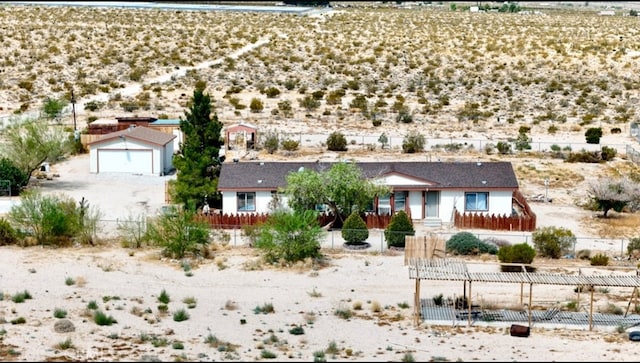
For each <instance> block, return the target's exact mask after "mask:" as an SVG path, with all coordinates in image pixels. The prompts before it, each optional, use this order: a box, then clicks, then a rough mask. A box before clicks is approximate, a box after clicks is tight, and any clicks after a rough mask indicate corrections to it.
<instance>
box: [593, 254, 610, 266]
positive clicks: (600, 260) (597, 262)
mask: <svg viewBox="0 0 640 363" xmlns="http://www.w3.org/2000/svg"><path fill="white" fill-rule="evenodd" d="M589 261H590V263H591V266H608V265H609V256H607V255H605V254H602V253H598V254H597V255H595V256H593V257H591V258H590V259H589Z"/></svg>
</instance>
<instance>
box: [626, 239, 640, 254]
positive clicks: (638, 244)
mask: <svg viewBox="0 0 640 363" xmlns="http://www.w3.org/2000/svg"><path fill="white" fill-rule="evenodd" d="M635 250H638V251H640V237H634V238H630V239H629V244H628V245H627V254H628V255H629V256H632V255H633V254H634V253H633V251H635Z"/></svg>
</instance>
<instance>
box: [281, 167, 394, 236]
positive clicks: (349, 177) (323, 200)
mask: <svg viewBox="0 0 640 363" xmlns="http://www.w3.org/2000/svg"><path fill="white" fill-rule="evenodd" d="M389 191H390V189H389V187H388V186H385V185H379V184H376V183H375V182H373V181H371V180H367V179H365V178H364V177H363V176H362V170H360V168H359V167H358V166H357V165H356V164H355V163H354V162H339V163H335V164H333V165H332V166H331V168H330V169H328V170H326V171H322V172H317V171H315V170H310V169H304V170H302V171H297V172H293V173H290V174H289V175H287V186H286V187H285V188H283V192H284V193H285V194H286V195H287V199H288V201H289V207H291V209H293V210H295V211H297V212H299V213H300V212H303V211H305V210H314V209H315V208H316V206H317V205H326V206H327V207H328V208H329V210H330V211H331V214H332V215H333V216H334V217H335V218H334V221H333V223H332V227H334V228H341V227H342V225H343V221H344V219H345V218H346V217H347V216H348V215H349V214H351V213H352V212H353V211H358V212H359V213H362V212H364V210H365V209H366V207H367V205H368V204H370V203H371V201H372V200H373V198H374V197H375V196H376V195H384V194H387V193H389Z"/></svg>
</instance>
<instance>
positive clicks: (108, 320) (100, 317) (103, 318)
mask: <svg viewBox="0 0 640 363" xmlns="http://www.w3.org/2000/svg"><path fill="white" fill-rule="evenodd" d="M93 321H95V322H96V324H98V325H101V326H102V325H112V324H115V323H117V321H116V319H114V318H113V316H111V315H107V314H105V313H104V312H102V311H100V310H96V312H95V313H94V314H93Z"/></svg>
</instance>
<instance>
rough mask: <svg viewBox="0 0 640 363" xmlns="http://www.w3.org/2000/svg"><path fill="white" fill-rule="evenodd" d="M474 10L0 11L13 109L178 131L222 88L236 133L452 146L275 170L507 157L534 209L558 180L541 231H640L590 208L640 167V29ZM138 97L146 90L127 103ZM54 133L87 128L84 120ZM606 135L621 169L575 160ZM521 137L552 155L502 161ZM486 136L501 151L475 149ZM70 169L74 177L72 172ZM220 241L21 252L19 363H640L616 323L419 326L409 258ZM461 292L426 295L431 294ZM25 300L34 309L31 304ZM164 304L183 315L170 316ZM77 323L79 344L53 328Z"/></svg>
mask: <svg viewBox="0 0 640 363" xmlns="http://www.w3.org/2000/svg"><path fill="white" fill-rule="evenodd" d="M474 3H475V2H474ZM374 5H375V6H374ZM463 5H464V3H458V10H457V11H451V8H450V6H449V4H448V3H445V5H442V6H435V5H434V6H419V7H413V8H411V9H399V8H395V7H392V6H390V5H387V6H382V4H381V3H375V4H374V3H368V4H364V5H359V6H351V7H345V6H334V8H333V9H330V10H323V11H316V12H313V13H312V14H308V15H291V14H278V13H256V12H233V11H179V10H145V9H136V10H133V9H121V8H115V7H111V8H84V7H68V6H62V7H50V6H43V5H38V6H35V5H32V6H20V5H6V4H3V5H1V6H0V44H1V45H2V46H1V47H0V116H3V117H5V119H11V118H12V117H19V116H20V115H24V114H28V113H30V112H35V111H38V110H39V109H40V108H41V106H42V104H43V103H44V102H45V101H46V99H47V98H55V99H61V100H67V101H68V100H69V99H70V90H71V89H72V88H73V90H74V93H75V96H76V98H77V113H78V114H77V117H78V121H79V124H80V125H81V127H84V126H86V125H87V124H88V123H90V122H97V120H105V119H114V118H115V117H121V116H134V115H138V116H152V117H157V118H179V117H181V116H183V113H184V110H185V108H186V107H187V102H188V101H189V99H190V97H191V94H192V92H193V90H194V88H195V86H196V84H197V83H198V82H206V90H207V92H209V93H210V94H211V95H212V97H213V99H214V103H215V105H214V107H215V110H216V113H217V115H218V117H219V119H220V121H222V122H223V124H224V125H225V126H226V125H232V124H235V123H238V122H241V121H245V122H250V123H252V124H255V125H257V126H258V127H259V129H260V130H262V131H273V132H276V133H279V134H282V135H284V136H283V137H287V135H292V134H296V133H299V134H316V133H320V134H322V133H324V134H327V135H328V134H329V133H330V132H333V131H340V132H343V133H345V134H348V135H380V134H382V133H385V134H386V135H387V136H389V137H399V138H402V137H405V136H406V135H410V134H411V133H417V134H421V135H424V136H425V137H426V138H427V139H429V138H439V139H440V138H444V139H447V138H450V139H451V140H452V141H451V143H449V144H447V143H443V144H442V145H432V146H431V147H430V149H429V150H425V152H421V153H416V154H404V153H402V150H401V148H399V147H395V148H391V149H384V150H383V149H381V148H380V145H376V144H372V145H359V144H357V143H356V144H352V145H349V150H348V151H347V152H345V153H333V152H327V150H326V147H325V146H324V145H323V143H322V141H318V142H316V143H315V145H308V144H307V145H303V146H301V147H300V148H299V149H297V150H294V151H288V152H284V151H282V150H278V151H277V152H275V153H274V154H269V153H266V152H264V151H259V154H258V157H259V158H261V159H265V160H270V159H273V160H284V159H292V158H300V159H310V160H315V159H318V158H325V159H335V160H337V159H341V158H345V157H347V158H354V159H360V160H369V159H373V160H396V159H398V158H402V159H414V160H424V158H425V157H432V158H439V159H445V160H462V159H469V158H472V159H473V160H476V159H478V160H509V161H511V162H512V163H513V164H514V169H515V170H516V173H517V176H518V179H519V181H520V184H521V189H522V191H523V194H525V195H527V196H531V195H539V194H542V193H545V185H544V180H545V179H548V180H549V184H550V185H549V188H548V190H549V192H550V196H551V197H552V198H553V202H552V203H551V205H547V204H545V205H544V206H542V205H540V206H537V205H533V208H534V211H536V212H537V213H540V219H539V220H540V223H542V224H543V225H558V226H570V227H571V228H572V230H573V232H574V233H575V234H576V235H578V236H592V237H597V238H629V237H631V236H636V235H637V234H638V231H637V225H638V219H637V216H636V214H635V213H619V214H617V213H612V217H611V218H608V219H606V220H605V219H603V218H598V217H597V216H596V215H597V213H596V212H594V211H587V210H585V209H584V208H582V205H583V204H584V201H585V198H586V195H587V192H586V191H587V187H588V185H589V183H590V182H593V181H595V180H598V179H600V178H607V177H615V176H619V175H629V176H637V175H638V172H639V171H638V168H637V166H636V164H634V163H633V162H631V161H630V160H629V156H628V155H627V153H626V150H627V148H626V147H627V145H630V146H632V147H634V145H636V144H637V141H636V140H635V138H634V137H632V136H631V135H632V131H633V130H632V126H631V125H632V124H633V123H635V122H637V121H638V114H637V113H636V111H635V109H636V108H637V104H638V101H639V97H640V95H639V90H640V81H639V80H638V78H637V73H638V58H639V57H640V49H638V45H637V44H636V43H635V42H634V39H636V38H637V35H638V32H639V30H638V29H639V28H638V18H637V17H633V16H626V15H628V11H618V12H617V14H616V15H615V16H600V15H598V12H599V9H596V8H585V7H581V6H573V7H568V8H560V7H558V8H555V9H526V8H525V9H524V10H529V11H523V12H521V13H517V14H510V13H497V12H489V13H470V12H468V11H462V10H461V8H462V6H463ZM466 5H472V4H471V3H467V4H466ZM208 62H211V63H210V65H209V66H206V67H202V66H201V65H202V64H208ZM181 70H182V71H184V75H181V74H178V73H176V72H177V71H181ZM172 74H173V76H171V75H172ZM136 84H138V85H140V86H141V91H140V92H124V91H123V90H127V89H129V88H128V87H130V86H131V85H136ZM52 122H53V123H62V124H64V125H66V126H67V127H70V125H71V122H72V121H71V115H70V114H69V113H68V112H67V113H65V114H64V115H63V117H62V118H61V119H60V120H57V121H52ZM374 124H377V125H374ZM590 127H601V128H602V130H603V136H602V139H601V141H600V144H601V145H608V146H611V147H614V148H616V149H617V150H618V155H617V157H616V158H614V159H613V160H611V161H608V162H606V163H567V162H565V161H564V159H563V156H562V155H563V152H564V153H565V156H566V153H567V152H569V151H570V150H568V149H567V148H566V147H567V146H570V147H571V148H572V149H573V150H574V151H577V150H579V149H580V148H581V147H582V146H583V145H585V144H584V143H585V131H586V130H587V129H588V128H590ZM520 130H525V133H526V134H527V136H528V137H529V138H530V141H531V143H532V144H534V145H536V146H537V147H536V148H534V149H532V150H525V151H522V152H516V151H514V152H513V153H510V154H505V155H503V154H500V153H498V152H497V151H496V149H495V145H496V144H497V143H498V142H499V141H507V140H509V141H513V140H514V139H516V138H517V137H518V135H519V133H520ZM465 139H468V140H469V141H470V142H469V143H465V142H461V141H460V140H465ZM477 139H482V140H484V141H485V142H484V145H485V146H484V147H483V148H482V149H477V148H472V147H470V146H469V145H470V144H472V142H471V141H472V140H477ZM454 140H455V142H454ZM536 143H537V144H536ZM552 145H557V146H558V148H559V149H560V152H558V151H557V150H555V151H554V150H552V149H553V148H552ZM636 149H640V148H638V147H637V146H636ZM52 167H53V168H54V170H58V171H60V170H62V171H63V172H62V173H61V179H62V180H64V178H65V175H66V173H67V172H69V171H70V170H72V169H69V168H68V166H67V165H66V164H65V163H61V165H59V166H56V165H53V166H52ZM87 169H88V165H87ZM112 187H114V188H117V185H115V186H112ZM50 189H51V188H50ZM53 191H55V190H53ZM95 193H96V194H100V193H102V194H105V193H106V192H105V189H97V190H96V191H95ZM161 193H162V192H160V193H157V194H160V195H158V196H157V198H159V199H160V198H163V197H164V196H163V195H161ZM88 198H89V200H94V199H92V197H91V196H90V195H88ZM113 199H114V203H117V200H115V199H117V198H113ZM100 207H101V208H110V206H109V205H101V206H100ZM216 248H217V249H215V250H213V251H212V253H213V255H214V256H215V258H213V259H211V260H192V261H188V262H185V261H173V260H166V259H163V258H161V257H160V256H159V254H158V252H157V251H155V250H153V249H144V250H140V251H133V252H132V251H129V250H126V249H123V248H120V247H117V246H116V247H114V246H94V247H78V248H70V249H64V250H60V251H51V250H49V249H38V248H19V247H3V249H2V251H1V253H0V259H1V263H0V277H1V280H0V292H1V293H2V294H3V299H1V300H0V319H4V323H3V324H0V333H2V334H0V359H3V360H24V361H28V360H35V361H39V360H69V361H75V360H92V361H102V360H110V361H111V360H120V361H131V360H146V361H149V360H174V361H193V360H201V361H205V360H241V361H242V360H270V359H274V358H275V359H276V360H279V361H280V360H290V361H309V360H314V359H315V360H322V359H326V360H345V361H347V360H353V361H372V360H373V361H394V360H395V361H399V360H402V361H412V360H417V361H428V360H431V361H453V360H480V361H485V360H495V361H506V360H509V361H514V360H516V361H540V360H544V361H551V360H555V361H563V360H566V361H568V360H571V361H575V360H611V361H631V360H635V359H637V358H636V354H635V353H634V351H635V349H637V347H636V345H635V344H636V343H634V342H630V341H629V340H628V339H627V336H626V334H624V333H621V332H619V331H616V330H615V329H604V330H597V331H594V332H589V331H586V327H584V326H583V327H582V328H581V329H580V328H579V329H565V328H563V327H556V328H551V329H549V328H544V327H535V328H534V330H533V332H532V335H531V337H529V338H527V339H523V338H517V337H512V336H509V332H508V326H506V327H505V326H503V325H500V324H498V323H488V324H482V323H478V324H477V325H474V326H472V327H467V326H464V325H462V326H460V325H445V326H441V325H435V324H434V325H432V324H430V323H429V322H425V323H422V324H420V325H419V326H417V327H416V326H414V325H413V320H412V316H411V314H412V311H413V310H412V309H413V306H411V304H410V303H408V302H412V301H413V281H412V280H409V278H408V276H407V271H406V267H404V266H403V260H402V256H401V254H398V252H386V253H376V252H361V253H354V252H345V251H341V250H338V251H327V255H328V260H327V261H326V265H323V266H311V265H300V266H296V267H295V268H280V267H273V266H266V265H264V264H261V263H260V262H259V256H258V255H257V254H256V252H255V251H253V250H252V249H250V248H244V247H239V248H233V247H229V246H217V247H216ZM54 254H55V256H56V257H55V258H52V255H54ZM474 262H477V263H480V264H483V263H489V262H491V261H488V260H486V259H481V260H477V261H474ZM568 263H569V262H567V264H568ZM571 263H573V264H575V265H572V266H571V267H572V268H579V267H580V263H587V262H584V261H572V262H571ZM567 268H568V267H567ZM551 271H556V270H553V269H552V270H551ZM189 272H191V273H189ZM345 277H348V278H345ZM450 285H453V284H450ZM459 290H460V286H457V285H456V286H449V285H447V284H444V283H443V284H439V283H438V284H435V285H428V284H425V287H424V290H423V297H425V298H429V297H430V296H431V295H432V294H433V295H435V294H436V293H441V292H442V293H444V294H445V295H446V296H453V295H455V294H459V293H460V291H459ZM476 291H477V290H476ZM23 292H29V294H28V295H31V298H28V297H27V298H26V299H25V300H24V302H19V301H18V300H19V299H18V297H20V296H21V294H22V293H23ZM163 292H166V293H167V294H168V295H170V297H171V298H170V301H171V302H169V303H166V304H165V305H167V306H168V307H165V308H163V309H160V308H159V306H160V305H161V304H162V302H161V301H160V299H161V295H163ZM517 292H518V289H517V288H513V287H511V288H508V287H504V288H503V287H501V288H498V289H496V290H490V289H488V290H486V291H485V292H483V293H481V294H486V295H485V296H480V298H481V299H487V300H488V301H489V302H490V303H491V304H514V300H515V299H516V298H515V297H514V296H516V295H517ZM536 293H537V294H538V293H539V294H540V295H536V296H540V297H541V299H542V300H543V303H541V304H542V305H544V304H545V303H544V302H546V304H547V305H549V304H555V303H558V302H565V301H569V300H570V299H572V298H573V296H574V295H573V294H572V292H571V291H569V290H567V291H564V290H560V289H556V288H554V287H551V288H540V290H539V291H538V290H537V292H536ZM630 293H631V292H630V291H626V290H625V291H622V290H619V289H615V290H614V289H611V290H607V291H604V290H599V291H598V292H597V297H596V299H597V304H598V306H603V307H607V306H609V304H610V303H611V304H615V305H617V306H620V307H622V308H624V306H625V305H626V304H627V302H628V298H629V295H630ZM14 297H15V299H14ZM22 297H23V298H24V297H25V296H24V294H22ZM165 297H166V296H165ZM96 309H99V310H101V311H102V312H104V313H105V315H106V316H105V317H104V318H105V320H104V321H103V322H106V321H109V319H108V318H109V317H110V316H111V317H112V318H113V320H115V321H117V322H115V323H113V324H111V325H109V324H105V325H100V324H98V323H97V322H95V321H94V319H92V315H93V314H92V312H91V311H92V310H96ZM167 309H168V310H167ZM62 310H63V311H64V314H63V311H62ZM185 313H186V314H185ZM63 315H64V316H65V318H66V319H68V320H69V322H71V324H72V325H73V330H72V329H71V328H69V325H68V324H67V327H66V329H65V328H64V327H60V326H57V327H54V325H55V324H56V323H57V322H59V321H61V320H63V319H62V318H60V317H61V316H63ZM176 315H177V316H178V317H180V318H179V319H177V318H176ZM185 317H186V320H181V319H184V318H185ZM20 318H23V319H24V322H23V323H20ZM301 328H302V329H301ZM292 331H293V332H292ZM301 332H302V334H300V333H301Z"/></svg>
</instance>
